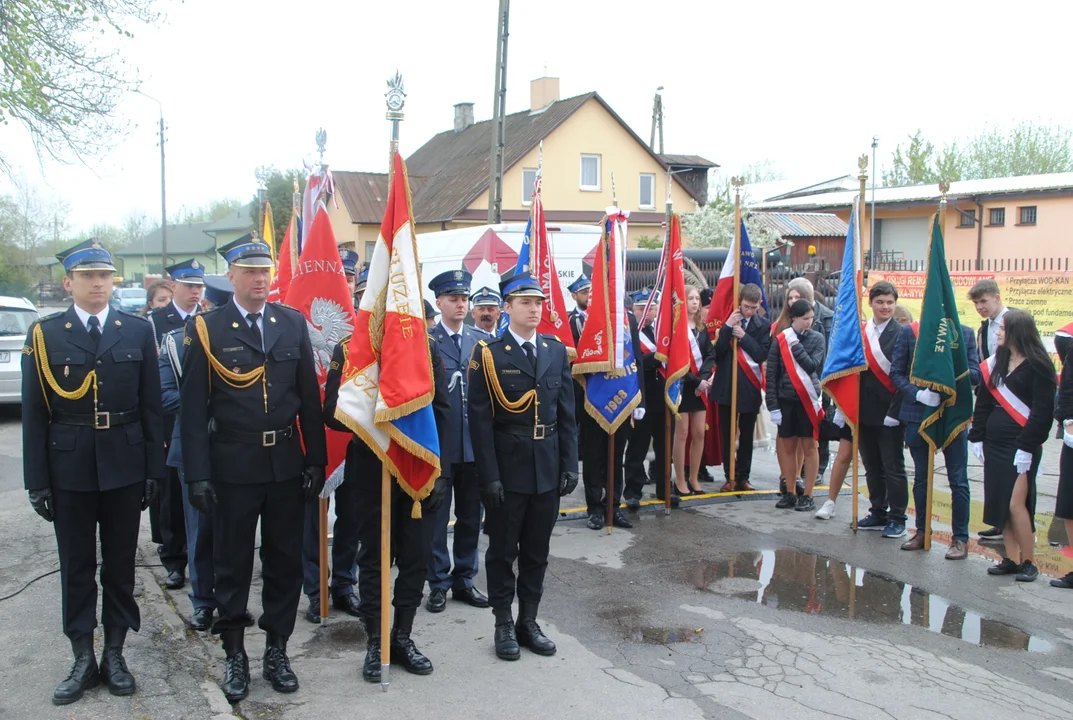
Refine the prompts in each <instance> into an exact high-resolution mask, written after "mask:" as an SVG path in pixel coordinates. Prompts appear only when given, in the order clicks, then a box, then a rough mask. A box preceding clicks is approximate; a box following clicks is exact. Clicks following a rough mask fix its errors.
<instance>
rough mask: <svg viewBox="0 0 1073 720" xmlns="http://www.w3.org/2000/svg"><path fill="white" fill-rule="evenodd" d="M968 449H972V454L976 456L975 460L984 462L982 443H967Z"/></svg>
mask: <svg viewBox="0 0 1073 720" xmlns="http://www.w3.org/2000/svg"><path fill="white" fill-rule="evenodd" d="M969 447H971V448H972V454H973V455H975V456H976V459H977V460H979V461H980V462H983V461H984V444H983V443H982V442H974V443H969Z"/></svg>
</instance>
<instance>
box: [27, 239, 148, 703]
mask: <svg viewBox="0 0 1073 720" xmlns="http://www.w3.org/2000/svg"><path fill="white" fill-rule="evenodd" d="M56 257H57V258H58V259H59V260H60V262H62V263H63V267H64V270H65V271H66V276H65V277H64V279H63V286H64V289H65V290H67V291H68V292H70V293H71V295H72V297H73V300H74V302H73V304H72V305H71V307H70V308H68V310H67V311H66V312H62V313H56V314H54V315H49V316H48V317H45V318H42V319H41V320H39V321H38V322H36V323H34V324H33V325H32V326H31V327H30V331H29V333H28V335H27V337H26V345H25V346H24V347H23V349H22V353H23V355H22V424H23V436H22V437H23V440H22V444H23V478H24V481H25V484H26V489H27V490H29V493H30V504H31V505H32V506H33V508H34V510H36V511H37V513H38V514H39V515H41V516H42V517H44V518H45V519H46V520H48V521H49V522H52V523H54V525H55V530H56V545H57V548H58V550H59V556H60V587H61V588H62V595H63V632H64V634H65V635H66V636H67V637H68V638H69V639H70V641H71V648H72V650H73V651H74V656H75V661H74V665H73V667H72V668H71V672H70V674H69V675H68V676H67V679H66V680H64V681H63V682H62V683H60V685H59V686H58V687H57V688H56V691H55V693H54V694H53V696H52V701H53V702H54V703H55V704H57V705H66V704H68V703H72V702H74V701H76V700H78V699H79V698H80V697H82V694H83V692H84V691H85V690H86V689H89V688H92V687H95V686H97V685H98V684H100V683H101V682H104V683H105V684H106V685H108V689H109V691H111V693H112V694H113V695H130V694H131V693H133V692H134V689H135V681H134V677H133V675H131V673H130V672H129V671H128V669H127V666H126V662H125V661H124V659H123V643H124V641H125V639H126V635H127V630H128V629H131V628H133V629H134V630H135V631H137V630H138V628H139V626H140V615H139V612H138V604H137V603H136V602H135V601H134V559H135V553H136V551H137V545H138V528H139V525H140V523H141V512H142V510H143V509H145V508H146V507H148V505H149V502H150V501H151V500H152V496H153V495H154V494H155V492H156V488H157V487H158V484H159V482H160V481H162V480H163V479H164V477H165V475H166V470H165V469H164V425H163V413H162V410H161V399H160V375H159V374H158V372H157V357H156V342H155V339H154V337H153V329H152V327H150V325H149V323H148V322H146V321H145V320H144V319H143V318H140V317H137V316H135V315H130V314H128V313H125V312H122V311H120V310H118V309H116V308H114V307H109V304H108V301H109V298H110V297H111V294H112V274H113V273H114V272H115V267H114V266H113V265H112V258H111V255H109V253H108V251H107V250H105V249H104V248H102V247H101V246H100V245H99V244H98V243H97V242H96V241H94V240H87V241H85V242H83V243H80V244H79V245H76V246H75V247H73V248H71V249H70V250H67V251H65V252H63V253H60V254H59V255H57V256H56ZM98 537H99V539H100V548H101V558H102V561H101V573H100V576H101V599H102V602H101V624H102V625H104V651H103V653H102V655H101V662H100V665H99V666H98V664H97V658H96V655H95V654H94V650H93V631H94V628H96V627H97V584H96V582H95V580H96V578H95V576H96V574H97V540H98Z"/></svg>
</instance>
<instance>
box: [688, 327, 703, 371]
mask: <svg viewBox="0 0 1073 720" xmlns="http://www.w3.org/2000/svg"><path fill="white" fill-rule="evenodd" d="M688 334H689V355H690V360H691V362H692V365H693V374H694V375H699V374H700V368H701V366H702V365H703V364H704V357H703V356H702V355H701V354H700V345H699V344H698V343H697V336H696V335H694V334H693V330H692V329H690V330H689V333H688Z"/></svg>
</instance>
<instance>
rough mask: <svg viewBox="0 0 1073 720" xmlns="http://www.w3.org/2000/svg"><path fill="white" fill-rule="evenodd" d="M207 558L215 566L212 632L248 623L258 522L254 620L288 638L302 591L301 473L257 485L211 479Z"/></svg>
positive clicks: (249, 622) (250, 621) (235, 628)
mask: <svg viewBox="0 0 1073 720" xmlns="http://www.w3.org/2000/svg"><path fill="white" fill-rule="evenodd" d="M213 486H214V488H215V490H216V500H217V504H216V507H215V509H214V512H213V514H212V536H213V548H212V562H213V566H214V568H215V570H216V586H215V588H214V592H215V596H216V609H217V611H218V612H219V614H220V616H219V618H218V619H217V620H216V623H215V624H214V625H213V627H212V631H213V632H214V633H219V632H221V631H223V630H237V629H239V628H245V627H249V626H250V625H252V624H253V620H252V618H251V617H250V615H249V613H248V612H247V610H246V607H247V605H248V604H249V599H250V580H251V579H252V578H253V548H254V545H255V544H256V541H257V521H258V519H259V520H260V521H261V552H260V556H261V580H262V583H263V584H262V587H261V607H262V608H263V613H262V614H261V618H260V620H259V621H258V625H259V626H260V627H261V629H262V630H265V631H266V632H270V633H274V634H276V635H279V636H281V637H284V638H287V637H290V635H291V632H292V631H293V630H294V619H295V616H296V614H297V612H298V598H299V597H301V594H302V543H301V542H300V541H299V538H301V537H302V518H303V511H304V509H305V498H304V497H303V495H302V478H301V477H296V478H293V479H291V480H284V481H282V482H268V483H257V484H246V483H241V484H239V483H227V482H215V483H213Z"/></svg>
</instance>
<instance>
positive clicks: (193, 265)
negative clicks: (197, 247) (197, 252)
mask: <svg viewBox="0 0 1073 720" xmlns="http://www.w3.org/2000/svg"><path fill="white" fill-rule="evenodd" d="M190 267H192V268H194V269H195V270H197V269H198V268H199V267H201V266H200V265H198V263H197V260H194V261H193V262H191V263H190Z"/></svg>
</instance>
